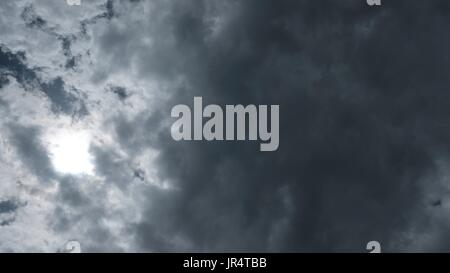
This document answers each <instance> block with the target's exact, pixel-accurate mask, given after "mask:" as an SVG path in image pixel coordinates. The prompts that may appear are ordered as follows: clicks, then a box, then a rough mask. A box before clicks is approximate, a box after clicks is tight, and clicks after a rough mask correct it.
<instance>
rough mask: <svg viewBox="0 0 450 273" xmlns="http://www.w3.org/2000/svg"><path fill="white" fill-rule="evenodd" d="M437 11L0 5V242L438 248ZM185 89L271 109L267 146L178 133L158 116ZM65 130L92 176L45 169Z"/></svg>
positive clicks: (344, 5)
mask: <svg viewBox="0 0 450 273" xmlns="http://www.w3.org/2000/svg"><path fill="white" fill-rule="evenodd" d="M449 16H450V2H449V1H447V0H442V1H440V0H432V1H418V0H414V1H412V0H403V1H400V0H395V1H388V0H384V1H383V5H382V6H381V7H369V6H367V4H366V1H365V0H340V1H331V0H320V1H312V0H309V1H306V0H290V1H289V0H279V1H270V0H245V1H235V0H204V1H201V0H183V1H163V0H152V1H145V0H142V1H138V0H134V1H131V0H129V1H125V0H121V1H119V0H118V1H104V0H95V1H82V5H81V6H79V7H76V6H68V5H67V4H66V2H65V1H63V0H60V1H59V0H58V1H55V0H40V1H31V0H15V1H12V0H11V1H9V0H6V1H0V251H1V252H24V251H33V252H56V251H63V249H64V245H65V243H66V242H67V241H70V240H78V241H79V242H80V243H81V246H82V250H83V251H85V252H95V251H100V252H112V251H119V252H152V251H164V252H174V251H177V252H182V251H200V252H203V251H258V252H266V251H270V252H279V251H288V252H297V251H300V252H303V251H305V252H311V251H313V252H322V251H331V252H342V251H356V252H366V250H365V246H366V243H367V242H368V241H372V240H377V241H379V242H381V244H382V248H383V251H400V252H405V251H450V232H449V230H450V181H449V179H450V169H449V166H450V158H449V156H450V149H449V147H450V146H449V140H450V107H449V106H450V93H449V90H448V88H449V86H450V77H449V72H450V55H449V53H448V50H449V48H450V36H449V35H448V31H449V29H450V17H449ZM194 96H202V97H203V101H204V104H212V103H214V104H219V105H225V104H244V105H246V104H266V105H273V104H279V105H280V147H279V149H278V150H277V151H275V152H260V151H259V143H258V142H238V141H235V142H233V141H228V142H225V141H224V142H217V141H216V142H206V141H205V142H193V141H192V142H189V141H180V142H176V141H174V140H173V139H172V138H171V136H170V126H171V124H172V122H173V121H174V120H173V119H172V118H170V111H171V108H172V107H173V106H174V105H176V104H180V103H183V104H189V105H192V101H193V97H194ZM70 135H75V136H76V137H77V138H79V137H80V136H84V135H86V136H87V141H88V143H86V145H87V146H86V147H88V149H89V150H88V151H89V155H90V157H91V163H90V164H92V166H86V168H91V169H90V170H89V171H86V172H82V173H78V174H72V173H70V172H65V171H64V170H63V169H61V167H57V166H58V163H57V162H55V154H56V153H57V151H58V149H57V147H58V145H61V142H58V139H59V140H61V139H64V137H58V136H65V137H66V138H67V137H68V136H70ZM69 139H70V138H69ZM55 141H56V142H55ZM77 143H78V142H77ZM77 145H78V144H77ZM69 146H71V145H69ZM86 149H87V148H86ZM78 150H81V148H80V147H78V146H77V147H75V148H73V149H72V150H71V151H74V153H76V152H77V151H78ZM65 153H67V149H66V150H63V154H65ZM69 154H70V153H69ZM70 156H71V155H69V157H70Z"/></svg>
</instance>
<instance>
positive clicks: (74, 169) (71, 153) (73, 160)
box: [49, 130, 94, 175]
mask: <svg viewBox="0 0 450 273" xmlns="http://www.w3.org/2000/svg"><path fill="white" fill-rule="evenodd" d="M49 142H50V147H49V148H50V157H51V160H52V163H53V167H54V168H55V170H56V171H57V172H60V173H64V174H74V175H77V174H89V175H92V174H93V172H94V165H93V163H92V158H91V155H90V153H89V146H90V142H91V137H90V135H89V133H88V132H87V131H75V130H60V131H58V132H56V134H55V135H53V136H50V139H49Z"/></svg>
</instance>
